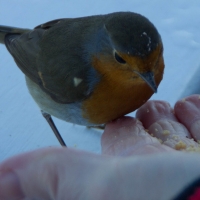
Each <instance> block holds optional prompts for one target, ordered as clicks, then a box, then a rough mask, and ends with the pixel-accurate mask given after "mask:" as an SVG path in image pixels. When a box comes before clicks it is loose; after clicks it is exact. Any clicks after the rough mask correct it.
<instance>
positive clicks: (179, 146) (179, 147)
mask: <svg viewBox="0 0 200 200" xmlns="http://www.w3.org/2000/svg"><path fill="white" fill-rule="evenodd" d="M175 149H176V150H182V149H186V144H185V143H184V142H183V141H179V142H177V143H176V145H175Z"/></svg>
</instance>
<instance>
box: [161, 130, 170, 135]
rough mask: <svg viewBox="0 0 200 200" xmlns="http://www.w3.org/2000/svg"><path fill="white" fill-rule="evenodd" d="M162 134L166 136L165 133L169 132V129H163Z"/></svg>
mask: <svg viewBox="0 0 200 200" xmlns="http://www.w3.org/2000/svg"><path fill="white" fill-rule="evenodd" d="M162 134H163V135H165V136H167V135H169V134H170V131H169V130H163V132H162Z"/></svg>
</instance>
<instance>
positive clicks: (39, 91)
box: [0, 12, 165, 146]
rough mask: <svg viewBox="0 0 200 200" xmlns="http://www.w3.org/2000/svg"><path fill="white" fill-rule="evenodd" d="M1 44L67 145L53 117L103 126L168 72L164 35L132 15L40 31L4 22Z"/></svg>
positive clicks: (69, 21)
mask: <svg viewBox="0 0 200 200" xmlns="http://www.w3.org/2000/svg"><path fill="white" fill-rule="evenodd" d="M0 43H1V44H3V45H5V46H6V48H7V50H8V51H9V53H10V54H11V55H12V57H13V58H14V60H15V62H16V64H17V66H18V67H19V69H20V70H21V71H22V72H23V73H24V75H25V79H26V84H27V87H28V90H29V92H30V94H31V96H32V97H33V99H34V100H35V102H36V103H37V105H38V106H39V108H40V110H41V111H42V114H43V116H44V117H45V119H46V120H47V122H48V123H49V125H50V126H51V128H52V130H53V132H54V133H55V135H56V137H57V138H58V140H59V142H60V144H61V145H62V146H66V144H65V142H64V141H63V139H62V137H61V135H60V133H59V131H58V129H57V127H56V126H55V124H54V122H53V120H52V118H51V116H54V117H56V118H59V119H61V120H64V121H67V122H71V123H74V124H79V125H83V126H87V127H101V126H104V125H105V124H106V123H108V122H110V121H112V120H115V119H117V118H119V117H121V116H123V115H126V114H128V113H130V112H132V111H135V110H136V109H137V108H139V107H140V106H141V105H143V104H144V103H145V102H146V101H147V100H148V99H149V98H150V97H151V96H152V95H153V94H154V93H156V92H157V88H158V85H159V84H160V82H161V80H162V78H163V73H164V68H165V64H164V58H163V43H162V39H161V36H160V34H159V32H158V30H157V29H156V27H155V26H154V25H153V24H152V23H151V22H150V21H149V19H147V18H146V17H144V16H143V15H141V14H138V13H134V12H114V13H109V14H104V15H103V14H102V15H93V16H84V17H78V18H62V19H56V20H53V21H49V22H47V23H43V24H41V25H38V26H36V27H35V28H34V29H27V28H17V27H11V26H4V25H0Z"/></svg>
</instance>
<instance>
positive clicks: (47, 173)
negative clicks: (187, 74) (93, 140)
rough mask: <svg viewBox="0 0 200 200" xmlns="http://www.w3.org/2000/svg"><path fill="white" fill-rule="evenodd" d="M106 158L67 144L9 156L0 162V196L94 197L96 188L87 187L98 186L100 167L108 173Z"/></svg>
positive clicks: (34, 197) (8, 199)
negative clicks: (66, 145) (75, 148)
mask: <svg viewBox="0 0 200 200" xmlns="http://www.w3.org/2000/svg"><path fill="white" fill-rule="evenodd" d="M105 159H106V158H105V157H101V158H100V156H99V155H95V154H91V153H87V152H84V151H76V150H72V149H69V148H68V149H66V148H47V149H42V150H37V151H33V152H29V153H26V154H22V155H19V156H16V157H13V158H10V159H9V160H7V161H5V162H4V163H2V164H1V165H0V173H1V175H0V199H3V200H11V199H12V200H15V199H16V200H18V199H55V200H56V199H79V198H81V195H83V196H84V199H87V196H88V197H89V196H90V197H93V199H95V198H94V196H95V195H96V194H98V191H97V190H95V188H93V190H92V188H91V190H90V189H89V188H88V187H91V186H92V185H95V184H96V185H95V186H96V188H99V190H101V187H98V183H95V181H98V179H97V177H99V175H100V173H101V170H99V169H101V168H102V170H104V174H105V175H106V176H107V177H108V174H107V171H109V170H108V167H106V165H104V164H103V160H104V161H105ZM107 163H108V162H107ZM105 168H106V169H107V171H106V170H105ZM97 169H98V170H97ZM97 171H98V173H97ZM108 173H109V172H108ZM104 174H102V175H101V176H100V177H101V178H102V177H104ZM85 183H90V184H88V186H87V185H86V184H85ZM83 196H82V197H83ZM88 199H89V198H88Z"/></svg>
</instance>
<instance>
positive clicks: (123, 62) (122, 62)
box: [115, 52, 126, 64]
mask: <svg viewBox="0 0 200 200" xmlns="http://www.w3.org/2000/svg"><path fill="white" fill-rule="evenodd" d="M115 59H116V61H117V62H119V63H121V64H125V63H126V61H125V60H124V59H123V58H122V57H120V56H119V55H118V54H117V53H116V52H115Z"/></svg>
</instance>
